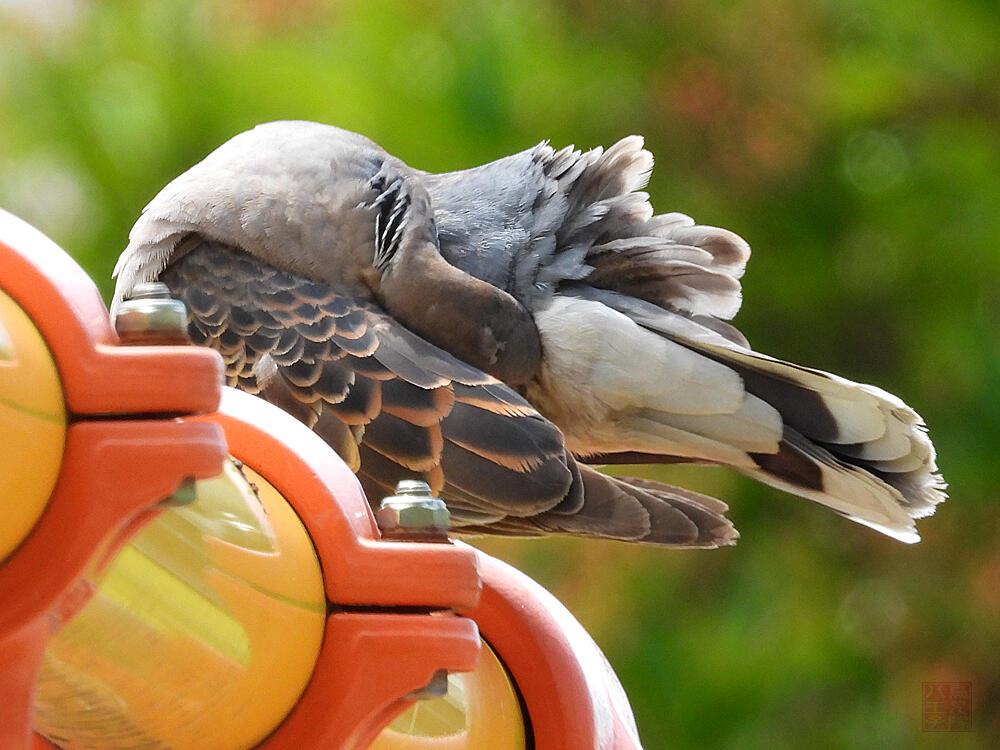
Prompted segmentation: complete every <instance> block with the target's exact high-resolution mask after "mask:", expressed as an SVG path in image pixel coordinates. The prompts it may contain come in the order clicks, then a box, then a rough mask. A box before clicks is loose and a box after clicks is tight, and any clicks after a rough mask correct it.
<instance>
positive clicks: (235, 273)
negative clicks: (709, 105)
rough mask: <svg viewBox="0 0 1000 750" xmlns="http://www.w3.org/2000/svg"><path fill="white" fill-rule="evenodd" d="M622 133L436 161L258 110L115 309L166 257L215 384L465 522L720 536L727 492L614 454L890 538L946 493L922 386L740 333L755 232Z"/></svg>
mask: <svg viewBox="0 0 1000 750" xmlns="http://www.w3.org/2000/svg"><path fill="white" fill-rule="evenodd" d="M652 168H653V157H652V156H651V154H650V152H649V151H647V150H645V148H644V145H643V140H642V139H641V138H640V137H638V136H630V137H627V138H624V139H622V140H620V141H618V142H617V143H615V144H614V145H613V146H611V147H610V148H608V149H606V150H605V149H603V148H594V149H591V150H586V151H583V150H578V149H575V148H574V147H572V146H571V147H567V148H562V149H559V150H556V149H555V148H553V147H551V146H550V145H549V144H548V143H547V142H543V143H540V144H539V145H537V146H535V147H533V148H530V149H527V150H526V151H522V152H520V153H517V154H514V155H512V156H507V157H505V158H501V159H499V160H497V161H493V162H490V163H488V164H485V165H483V166H479V167H475V168H472V169H467V170H462V171H456V172H449V173H443V174H433V173H428V172H423V171H420V170H417V169H414V168H412V167H410V166H408V165H407V164H406V163H404V162H403V161H401V160H400V159H398V158H396V157H394V156H392V155H390V154H389V153H387V152H386V151H385V150H383V149H382V148H381V147H379V146H378V145H377V144H375V143H374V142H373V141H371V140H369V139H368V138H366V137H364V136H362V135H358V134H355V133H352V132H349V131H346V130H343V129H340V128H337V127H334V126H330V125H324V124H319V123H312V122H299V121H287V122H273V123H266V124H262V125H258V126H257V127H255V128H253V129H252V130H249V131H247V132H244V133H241V134H239V135H237V136H235V137H234V138H232V139H231V140H229V141H227V142H226V143H224V144H223V145H222V146H220V147H219V148H218V149H216V150H215V151H214V152H212V153H211V154H209V155H208V156H207V157H205V158H204V160H202V161H201V162H199V163H198V164H196V165H194V166H193V167H191V168H190V169H189V170H188V171H186V172H184V173H183V174H181V175H180V176H179V177H177V178H176V179H174V180H173V181H172V182H170V183H169V184H168V185H167V186H166V187H164V188H163V190H162V191H160V193H159V194H158V195H156V197H155V198H153V200H152V201H151V202H150V203H149V204H148V205H147V206H146V208H145V209H144V210H143V212H142V214H141V216H140V218H139V219H138V221H137V222H136V223H135V225H134V227H133V228H132V230H131V232H130V234H129V242H128V245H127V247H126V248H125V250H124V252H123V253H122V255H121V257H120V259H119V261H118V263H117V266H116V268H115V272H114V275H115V276H116V278H117V284H116V288H115V293H114V298H113V300H112V305H111V311H112V315H114V314H115V312H116V310H117V308H118V306H119V305H120V303H121V302H122V300H124V299H127V298H129V296H130V294H131V293H132V291H133V290H134V289H135V287H136V286H137V285H138V284H141V283H145V282H150V281H155V280H159V281H162V282H164V283H166V284H167V285H168V286H169V288H170V290H171V292H172V293H173V294H174V295H175V296H177V297H178V298H179V299H181V300H183V301H184V302H185V304H186V305H187V309H188V315H189V332H190V335H191V337H192V339H193V340H194V342H195V343H198V344H203V345H206V346H210V347H212V348H214V349H216V350H217V351H218V352H219V353H220V354H221V355H222V357H223V359H224V360H225V364H226V373H227V379H228V382H229V383H230V384H231V385H234V386H236V387H238V388H241V389H243V390H246V391H248V392H250V393H253V394H256V395H258V396H260V397H261V398H264V399H266V400H268V401H270V402H272V403H274V404H277V405H278V406H280V407H282V408H283V409H285V410H287V411H288V412H289V413H291V414H292V415H293V416H295V417H297V418H298V419H300V420H301V421H303V422H304V423H305V424H307V425H308V426H309V427H311V428H312V429H313V430H314V431H315V432H316V433H317V434H318V435H320V436H321V437H322V438H323V439H324V440H325V441H326V442H327V443H328V444H329V445H330V446H332V447H333V448H334V449H335V450H336V451H337V453H339V454H340V456H341V457H342V458H343V459H344V460H345V461H346V462H347V463H348V464H349V465H350V466H351V467H352V469H353V470H354V471H355V472H356V474H357V476H358V478H359V480H360V482H361V484H362V486H363V488H364V490H365V491H366V493H367V495H368V497H369V499H370V500H371V501H372V502H373V503H374V502H377V500H378V499H379V498H381V497H382V496H384V495H387V494H392V491H393V488H394V487H395V484H396V482H397V481H399V480H401V479H404V478H418V479H423V480H425V481H426V482H427V483H428V484H429V485H430V486H431V488H432V490H433V491H434V492H435V493H436V494H438V495H440V497H442V498H443V499H444V500H445V502H446V503H447V505H448V507H449V510H450V511H451V515H452V524H453V527H454V529H455V530H456V531H458V532H466V533H494V534H507V535H525V536H537V535H545V534H569V535H577V536H590V537H603V538H608V539H617V540H624V541H631V542H641V543H647V544H654V545H661V546H667V547H694V548H713V547H719V546H723V545H729V544H733V543H734V542H735V541H736V539H737V538H738V533H737V532H736V529H735V528H734V527H733V525H732V523H731V522H730V521H729V519H728V518H727V517H726V515H725V513H726V511H727V510H728V507H727V505H726V504H725V503H724V502H722V501H721V500H718V499H715V498H712V497H709V496H706V495H704V494H700V493H697V492H693V491H689V490H686V489H683V488H680V487H673V486H670V485H667V484H664V483H661V482H655V481H652V480H647V479H639V478H634V477H625V476H610V475H607V474H604V473H601V472H600V471H598V470H597V467H599V466H602V465H615V464H648V463H654V464H655V463H678V462H683V463H693V464H710V465H718V466H724V467H728V468H729V469H732V470H734V471H736V472H739V473H741V474H743V475H746V476H748V477H750V478H752V479H755V480H758V481H761V482H764V483H766V484H768V485H771V486H773V487H775V488H778V489H780V490H783V491H786V492H789V493H792V494H795V495H799V496H801V497H804V498H806V499H809V500H811V501H814V502H816V503H819V504H820V505H823V506H826V507H828V508H830V509H832V510H833V511H835V512H837V513H839V514H841V515H843V516H846V517H847V518H850V519H852V520H854V521H857V522H859V523H862V524H865V525H867V526H870V527H872V528H874V529H876V530H878V531H880V532H882V533H884V534H887V535H889V536H891V537H894V538H896V539H899V540H902V541H904V542H911V543H912V542H915V541H918V540H919V536H918V534H917V532H916V528H915V524H914V519H917V518H921V517H923V516H926V515H929V514H931V513H933V511H934V510H935V506H936V505H937V504H938V503H939V502H941V501H942V500H944V499H945V497H946V494H945V489H946V485H945V483H944V481H943V479H942V477H941V475H940V474H939V473H938V471H937V465H936V457H935V451H934V447H933V445H932V443H931V441H930V440H929V438H928V435H927V431H926V428H925V425H924V423H923V421H922V420H921V418H920V417H919V416H918V415H917V413H916V412H915V411H913V409H911V408H910V407H908V406H907V405H906V404H904V403H903V402H902V401H901V400H900V399H898V398H897V397H895V396H893V395H891V394H890V393H888V392H886V391H884V390H881V389H880V388H877V387H875V386H871V385H865V384H861V383H856V382H852V381H850V380H847V379H845V378H842V377H839V376H837V375H833V374H830V373H826V372H823V371H820V370H816V369H811V368H808V367H803V366H799V365H796V364H792V363H789V362H784V361H781V360H779V359H776V358H773V357H770V356H768V355H765V354H761V353H759V352H756V351H754V350H753V349H752V348H751V347H750V345H749V343H748V341H747V339H746V338H745V337H744V336H743V334H742V333H740V331H739V330H738V329H737V328H735V327H734V326H733V325H732V324H731V323H729V322H728V321H729V320H730V319H732V318H733V317H734V316H735V315H736V313H737V312H738V310H739V309H740V306H741V301H742V298H741V286H740V281H739V280H740V278H741V276H742V275H743V272H744V269H745V266H746V263H747V260H748V258H749V254H750V250H749V247H748V245H747V243H746V242H745V241H744V240H743V239H741V238H740V237H739V236H737V235H736V234H734V233H732V232H730V231H727V230H725V229H720V228H715V227H709V226H701V225H698V224H696V223H695V222H694V220H692V219H691V218H689V217H688V216H686V215H684V214H681V213H664V214H655V213H654V211H653V208H652V206H651V203H650V198H649V195H648V194H647V193H646V192H643V189H644V188H645V187H646V185H647V182H648V179H649V176H650V173H651V170H652Z"/></svg>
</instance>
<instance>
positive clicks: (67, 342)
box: [0, 210, 222, 416]
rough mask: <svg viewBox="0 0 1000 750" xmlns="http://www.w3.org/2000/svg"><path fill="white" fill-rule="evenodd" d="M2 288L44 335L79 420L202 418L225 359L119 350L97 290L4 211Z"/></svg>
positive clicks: (174, 350) (215, 398) (181, 350)
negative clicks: (99, 417)
mask: <svg viewBox="0 0 1000 750" xmlns="http://www.w3.org/2000/svg"><path fill="white" fill-rule="evenodd" d="M0 285H2V288H3V289H4V291H6V292H7V294H9V295H10V296H11V297H13V298H14V300H15V301H16V302H17V303H18V304H19V305H20V306H21V307H22V309H23V310H24V311H25V312H26V313H27V314H28V316H29V317H30V318H31V319H32V321H34V323H35V325H36V326H37V327H38V328H39V329H40V330H41V332H42V334H43V335H44V336H45V339H46V343H47V344H48V345H49V348H50V350H51V352H52V356H53V359H55V362H56V366H57V368H58V370H59V377H60V379H61V380H62V384H63V392H64V394H65V398H66V405H67V407H68V409H69V412H70V413H71V414H72V415H74V416H77V415H91V414H95V415H108V414H198V413H204V412H210V411H214V410H215V408H216V407H217V405H218V402H219V386H220V384H221V382H222V360H221V359H220V358H219V356H218V355H217V354H216V353H215V352H213V351H211V350H209V349H204V348H201V347H193V346H191V347H176V346H173V347H163V346H159V347H134V346H131V347H130V346H118V336H117V334H115V332H114V329H113V328H112V327H111V322H110V320H109V319H108V311H107V308H106V307H105V306H104V302H103V301H102V300H101V296H100V294H99V293H98V291H97V287H96V286H95V285H94V282H93V281H91V279H90V277H89V276H87V274H86V273H85V272H84V271H83V269H82V268H80V266H79V265H77V264H76V262H75V261H74V260H73V259H72V258H70V257H69V256H68V255H67V254H66V253H65V252H63V251H62V250H61V249H60V248H59V247H58V246H57V245H56V244H55V243H54V242H52V240H50V239H49V238H48V237H46V236H45V235H44V234H42V233H41V232H39V231H38V230H37V229H35V228H34V227H32V226H31V225H29V224H27V223H25V222H23V221H21V220H20V219H18V218H17V217H15V216H13V215H12V214H9V213H7V212H6V211H3V210H0Z"/></svg>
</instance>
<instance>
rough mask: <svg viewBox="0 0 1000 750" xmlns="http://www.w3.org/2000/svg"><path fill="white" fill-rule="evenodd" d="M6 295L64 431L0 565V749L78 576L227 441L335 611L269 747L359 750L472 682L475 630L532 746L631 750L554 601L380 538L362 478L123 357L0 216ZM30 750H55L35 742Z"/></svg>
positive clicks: (187, 353) (175, 366)
mask: <svg viewBox="0 0 1000 750" xmlns="http://www.w3.org/2000/svg"><path fill="white" fill-rule="evenodd" d="M0 287H2V288H3V289H4V290H5V291H6V292H7V293H8V294H10V295H11V296H12V297H13V298H14V299H15V301H17V302H18V304H19V305H21V306H22V308H23V309H24V310H25V311H26V313H27V314H28V315H29V316H30V317H31V318H32V319H33V321H34V322H35V324H36V325H37V327H38V328H39V329H40V330H41V331H42V333H43V335H44V336H45V337H46V340H47V341H48V343H49V346H50V348H51V352H52V355H53V359H54V360H55V362H56V364H57V368H58V370H59V374H60V377H61V379H62V383H63V389H64V393H65V398H66V403H67V406H68V411H69V412H70V415H71V417H70V419H71V422H70V425H69V428H68V431H67V438H66V449H65V454H64V462H63V467H62V471H61V473H60V477H59V480H58V482H57V485H56V488H55V491H54V492H53V495H52V498H51V500H50V502H49V504H48V506H47V507H46V510H45V512H44V514H43V515H42V517H41V519H40V521H39V522H38V524H37V525H36V527H35V528H34V529H33V531H32V532H31V534H30V535H29V536H28V538H27V539H26V540H25V541H24V542H23V543H22V544H21V545H20V547H18V549H17V550H15V552H14V553H13V554H12V555H11V556H10V557H9V558H8V559H7V560H5V561H0V602H2V607H0V653H2V654H3V655H4V670H3V675H2V677H0V747H2V748H5V749H6V748H11V749H12V750H13V749H16V748H26V747H28V746H29V736H30V726H29V723H30V708H31V692H32V685H33V683H34V679H35V675H36V673H37V670H38V666H39V663H40V660H41V657H42V653H43V650H44V645H45V643H46V641H47V640H48V638H49V637H50V636H51V634H52V632H53V631H54V630H55V629H56V628H57V627H58V626H59V624H61V623H62V622H65V621H66V620H67V619H68V618H69V617H71V616H72V615H73V613H74V612H76V611H78V609H79V608H80V607H81V606H82V604H83V603H85V602H86V600H87V598H88V596H89V594H90V592H89V591H88V590H87V588H86V585H85V584H82V583H80V581H81V577H82V575H83V574H84V573H85V572H87V571H88V570H92V569H93V567H94V566H99V565H100V564H102V561H106V560H107V559H108V558H109V556H110V555H112V554H113V552H114V551H115V550H117V548H118V547H119V546H120V545H121V544H123V543H124V542H125V541H127V539H128V538H129V536H130V535H131V534H132V533H134V531H136V530H137V529H138V528H140V527H141V525H142V524H143V523H144V522H145V521H146V520H148V519H149V518H150V517H152V515H155V513H157V512H158V508H159V507H161V505H160V503H161V501H162V499H163V498H165V497H168V496H169V495H170V494H171V493H172V492H174V491H175V490H176V488H177V487H178V485H179V483H180V482H181V481H182V480H183V479H184V478H187V477H196V478H202V477H208V476H212V475H214V474H216V473H218V471H219V470H220V468H221V464H222V461H223V459H224V456H225V455H226V452H227V449H226V442H228V452H229V453H230V454H231V455H233V456H234V457H236V458H238V459H239V460H241V461H243V462H244V463H246V464H247V465H248V466H250V467H252V468H253V469H254V470H256V471H257V472H258V473H259V474H260V475H261V476H262V477H264V478H265V479H266V480H267V481H268V482H270V483H271V484H273V485H274V487H275V488H276V489H277V490H278V491H279V492H280V493H281V494H282V495H283V496H284V497H285V498H286V499H287V500H288V502H289V503H290V504H291V505H292V507H293V508H294V509H295V510H296V512H297V513H298V515H299V516H300V518H301V520H302V522H303V523H304V525H305V527H306V529H307V531H308V532H309V534H310V536H311V537H312V540H313V543H314V545H315V548H316V551H317V554H318V557H319V560H320V563H321V566H322V572H323V578H324V584H325V587H326V595H327V599H328V600H329V602H330V614H329V615H328V617H327V623H326V632H325V636H324V641H323V645H322V647H321V651H320V654H319V657H318V659H317V662H316V665H315V668H314V671H313V674H312V677H311V679H310V682H309V684H308V686H307V688H306V690H305V692H304V693H303V695H302V697H301V698H300V700H299V701H298V703H297V705H296V706H295V708H294V709H293V710H292V712H291V713H290V714H289V715H288V716H287V717H286V719H285V720H284V721H283V723H282V724H281V725H280V726H278V727H277V728H276V729H275V731H274V733H273V734H272V735H271V736H270V737H269V738H268V739H267V740H265V741H264V742H263V743H262V744H261V745H260V746H259V747H260V748H261V749H262V750H292V749H293V748H294V749H295V750H301V749H303V748H342V749H344V750H362V749H363V748H367V747H368V745H369V744H370V743H371V742H372V741H373V740H374V738H375V737H376V736H377V734H378V733H379V732H380V731H381V730H382V729H383V728H384V727H385V726H386V724H387V723H388V722H390V721H391V720H392V719H393V718H394V717H395V716H396V715H397V714H398V713H399V712H401V711H402V710H403V709H405V708H406V707H407V706H408V705H409V704H410V703H411V702H412V701H411V700H409V699H407V698H406V697H405V696H407V695H408V694H410V693H412V692H413V691H414V690H417V689H419V688H421V687H423V686H424V685H426V684H427V683H428V682H429V681H430V680H431V678H432V676H433V675H434V673H435V672H436V671H437V670H440V669H448V670H451V671H466V670H469V669H472V668H473V667H474V666H475V663H476V659H477V655H478V650H479V643H480V641H479V633H480V632H481V633H482V635H483V637H484V638H485V639H486V640H487V641H488V642H489V643H490V644H491V645H492V646H493V648H494V650H495V651H496V653H497V654H498V656H499V657H500V659H501V660H502V661H503V662H504V663H505V665H506V666H507V668H508V670H509V672H510V673H511V675H512V677H513V679H514V681H515V683H516V685H517V687H518V690H519V691H520V693H521V695H522V697H523V699H524V704H525V707H526V710H527V715H528V718H529V720H530V724H531V729H532V733H533V736H534V746H535V747H537V748H540V749H543V750H563V749H565V750H579V749H580V748H587V749H588V750H589V749H590V748H593V749H594V750H636V749H637V748H639V747H640V745H639V742H638V739H637V737H636V733H635V727H634V722H633V720H632V715H631V709H630V708H629V706H628V701H627V699H626V698H625V695H624V692H623V691H622V690H621V686H620V684H619V683H618V681H617V678H616V677H615V676H614V674H613V672H612V671H611V670H610V667H608V666H607V662H606V661H604V658H603V656H602V655H601V654H600V651H599V650H598V649H597V647H596V646H595V645H594V644H593V641H592V640H590V638H589V636H588V635H587V634H586V633H585V631H584V630H583V628H582V627H581V626H580V625H579V624H578V623H577V622H576V621H575V620H574V619H573V618H572V616H571V615H569V613H568V612H567V611H566V610H565V608H563V607H562V605H560V604H559V603H558V602H557V601H556V600H555V599H554V598H553V597H552V596H551V595H550V594H548V593H547V592H545V591H544V590H543V589H542V588H541V587H540V586H538V585H537V584H536V583H534V582H533V581H531V579H529V578H527V577H526V576H524V575H523V574H521V573H519V572H518V571H516V570H514V569H513V568H510V567H509V566H506V565H505V564H504V563H501V562H500V561H498V560H495V559H493V558H491V557H489V556H487V555H485V554H482V553H480V552H477V551H475V550H473V549H472V548H471V547H468V546H466V545H463V544H458V543H449V544H425V543H408V542H394V541H383V540H381V538H380V535H379V532H378V528H377V526H376V525H375V522H374V518H373V516H372V513H371V510H370V508H369V505H368V502H367V500H366V498H365V497H364V495H363V493H362V490H361V487H360V485H359V484H358V482H357V480H356V479H355V477H354V476H353V474H351V472H350V471H349V469H348V468H347V467H346V466H345V465H344V464H343V462H342V461H340V460H339V459H338V458H337V456H336V455H335V454H334V453H333V452H332V451H331V450H330V448H329V447H328V446H327V445H326V444H325V443H324V442H323V441H322V440H321V439H320V438H319V437H318V436H316V435H315V434H314V433H312V432H311V431H310V430H309V429H308V428H306V427H305V426H304V425H302V424H301V423H299V422H298V421H296V420H295V419H293V418H292V417H290V416H288V415H287V414H285V413H284V412H282V411H280V410H278V409H277V408H275V407H272V406H270V405H269V404H266V403H264V402H262V401H260V400H259V399H256V398H254V397H252V396H249V395H246V394H243V393H240V392H237V391H232V390H230V389H223V394H222V397H221V402H220V388H219V383H220V382H221V362H220V361H219V359H218V357H217V356H216V355H215V354H214V353H213V352H211V351H208V350H205V349H199V348H194V347H160V346H147V347H124V346H119V345H118V342H117V337H116V335H115V333H114V331H113V330H112V329H111V327H110V324H109V321H108V315H107V310H106V308H105V306H104V304H103V302H102V301H101V299H100V297H99V295H98V293H97V290H96V288H95V287H94V285H93V283H92V282H91V281H90V279H89V278H87V276H86V274H84V273H83V271H82V270H81V269H80V268H79V267H78V266H77V265H76V264H75V263H74V262H73V261H72V260H71V259H70V258H69V257H68V256H67V255H66V254H65V253H63V252H62V251H61V250H60V249H59V248H58V247H56V246H55V245H54V244H53V243H52V242H51V241H50V240H48V239H47V238H45V237H44V236H43V235H41V234H40V233H38V232H37V231H36V230H34V229H32V228H31V227H29V226H28V225H27V224H25V223H23V222H21V221H19V220H17V219H15V218H14V217H11V216H10V215H9V214H6V213H4V212H2V211H0ZM217 409H218V411H216V410H217ZM163 415H167V417H166V418H164V416H163ZM177 417H180V418H177ZM223 438H224V439H223ZM455 613H459V614H461V615H465V616H456V614H455ZM470 618H471V619H470ZM477 623H478V630H477ZM31 746H32V747H33V748H35V750H43V749H46V748H48V749H52V748H55V746H54V745H52V744H51V743H49V742H48V741H46V740H44V739H43V738H41V737H39V736H37V735H35V736H34V744H33V745H31Z"/></svg>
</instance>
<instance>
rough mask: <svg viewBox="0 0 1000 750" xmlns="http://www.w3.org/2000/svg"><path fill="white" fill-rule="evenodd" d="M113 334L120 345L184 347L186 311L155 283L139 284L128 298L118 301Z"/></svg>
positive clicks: (179, 302)
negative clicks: (115, 334)
mask: <svg viewBox="0 0 1000 750" xmlns="http://www.w3.org/2000/svg"><path fill="white" fill-rule="evenodd" d="M115 331H116V332H117V333H118V338H119V339H120V340H121V342H122V343H123V344H186V343H190V339H189V338H188V334H187V308H186V307H185V306H184V303H183V302H181V301H180V300H177V299H173V298H171V296H170V289H169V288H168V287H167V285H166V284H162V283H159V282H155V283H151V284H140V285H139V286H138V287H136V290H135V295H134V296H133V297H132V299H128V300H125V301H124V302H122V304H121V307H119V309H118V314H117V315H116V316H115Z"/></svg>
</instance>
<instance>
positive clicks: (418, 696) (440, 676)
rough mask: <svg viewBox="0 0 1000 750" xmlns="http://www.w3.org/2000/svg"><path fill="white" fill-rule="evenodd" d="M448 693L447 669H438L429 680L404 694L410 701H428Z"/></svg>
mask: <svg viewBox="0 0 1000 750" xmlns="http://www.w3.org/2000/svg"><path fill="white" fill-rule="evenodd" d="M446 695H448V670H447V669H439V670H438V671H437V672H435V673H434V676H433V677H431V681H430V682H428V683H427V684H426V685H424V686H423V687H422V688H420V689H419V690H414V691H413V692H412V693H410V694H409V695H407V696H406V698H407V700H411V701H428V700H434V699H435V698H444V697H445V696H446Z"/></svg>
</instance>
